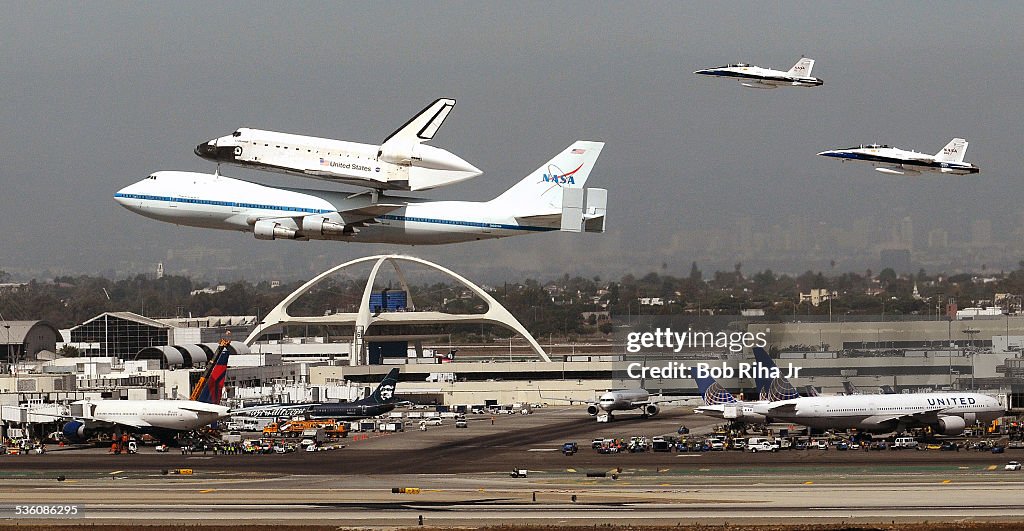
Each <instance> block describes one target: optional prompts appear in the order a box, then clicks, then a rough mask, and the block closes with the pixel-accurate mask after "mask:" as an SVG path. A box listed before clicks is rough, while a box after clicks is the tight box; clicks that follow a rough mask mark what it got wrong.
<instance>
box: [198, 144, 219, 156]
mask: <svg viewBox="0 0 1024 531" xmlns="http://www.w3.org/2000/svg"><path fill="white" fill-rule="evenodd" d="M196 155H199V156H200V157H202V158H204V159H215V158H217V146H214V145H211V144H210V143H209V142H203V143H202V144H199V145H198V146H196Z"/></svg>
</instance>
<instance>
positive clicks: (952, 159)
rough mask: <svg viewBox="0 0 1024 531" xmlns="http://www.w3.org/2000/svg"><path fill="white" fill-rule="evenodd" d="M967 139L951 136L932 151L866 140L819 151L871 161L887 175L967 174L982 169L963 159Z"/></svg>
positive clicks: (839, 157)
mask: <svg viewBox="0 0 1024 531" xmlns="http://www.w3.org/2000/svg"><path fill="white" fill-rule="evenodd" d="M967 144H968V142H967V141H966V140H964V139H962V138H954V139H953V140H952V141H950V142H949V143H948V144H946V147H944V148H942V150H941V151H939V152H938V153H936V154H934V155H928V154H926V153H918V152H916V151H906V150H903V149H899V148H894V147H892V146H883V145H879V144H869V145H866V146H857V147H853V148H847V149H832V150H828V151H822V152H821V153H818V154H819V155H821V156H823V157H835V158H837V159H842V160H843V162H846V161H848V160H856V161H864V162H870V163H871V164H872V165H874V166H875V171H878V172H882V173H887V174H890V175H920V174H921V173H922V172H936V173H952V174H954V175H967V174H970V173H978V172H979V171H981V170H980V169H979V168H978V167H977V166H975V165H974V164H971V163H969V162H964V155H965V154H966V153H967Z"/></svg>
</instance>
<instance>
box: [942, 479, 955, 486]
mask: <svg viewBox="0 0 1024 531" xmlns="http://www.w3.org/2000/svg"><path fill="white" fill-rule="evenodd" d="M952 482H953V480H952V479H944V480H942V484H943V485H946V484H948V483H952Z"/></svg>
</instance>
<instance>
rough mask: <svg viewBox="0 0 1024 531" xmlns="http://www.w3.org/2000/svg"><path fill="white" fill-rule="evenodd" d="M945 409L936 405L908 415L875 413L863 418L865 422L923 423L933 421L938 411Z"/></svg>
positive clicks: (935, 419) (936, 417) (937, 415)
mask: <svg viewBox="0 0 1024 531" xmlns="http://www.w3.org/2000/svg"><path fill="white" fill-rule="evenodd" d="M947 409H948V408H944V407H936V408H931V409H925V410H923V411H918V412H916V413H912V414H910V415H875V416H873V417H868V418H867V419H865V422H876V423H878V424H882V423H885V422H896V421H903V422H920V423H925V424H927V423H934V422H936V421H937V420H938V418H939V413H942V412H944V411H946V410H947Z"/></svg>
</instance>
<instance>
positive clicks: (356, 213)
mask: <svg viewBox="0 0 1024 531" xmlns="http://www.w3.org/2000/svg"><path fill="white" fill-rule="evenodd" d="M404 206H406V205H405V204H401V203H376V204H373V205H368V206H364V207H358V208H353V209H349V210H339V211H338V214H339V215H340V216H341V219H343V220H345V224H346V225H352V224H355V223H361V224H365V223H373V222H374V221H373V220H374V218H376V217H377V216H382V215H384V214H387V213H388V212H392V211H395V210H398V209H399V208H402V207H404Z"/></svg>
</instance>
